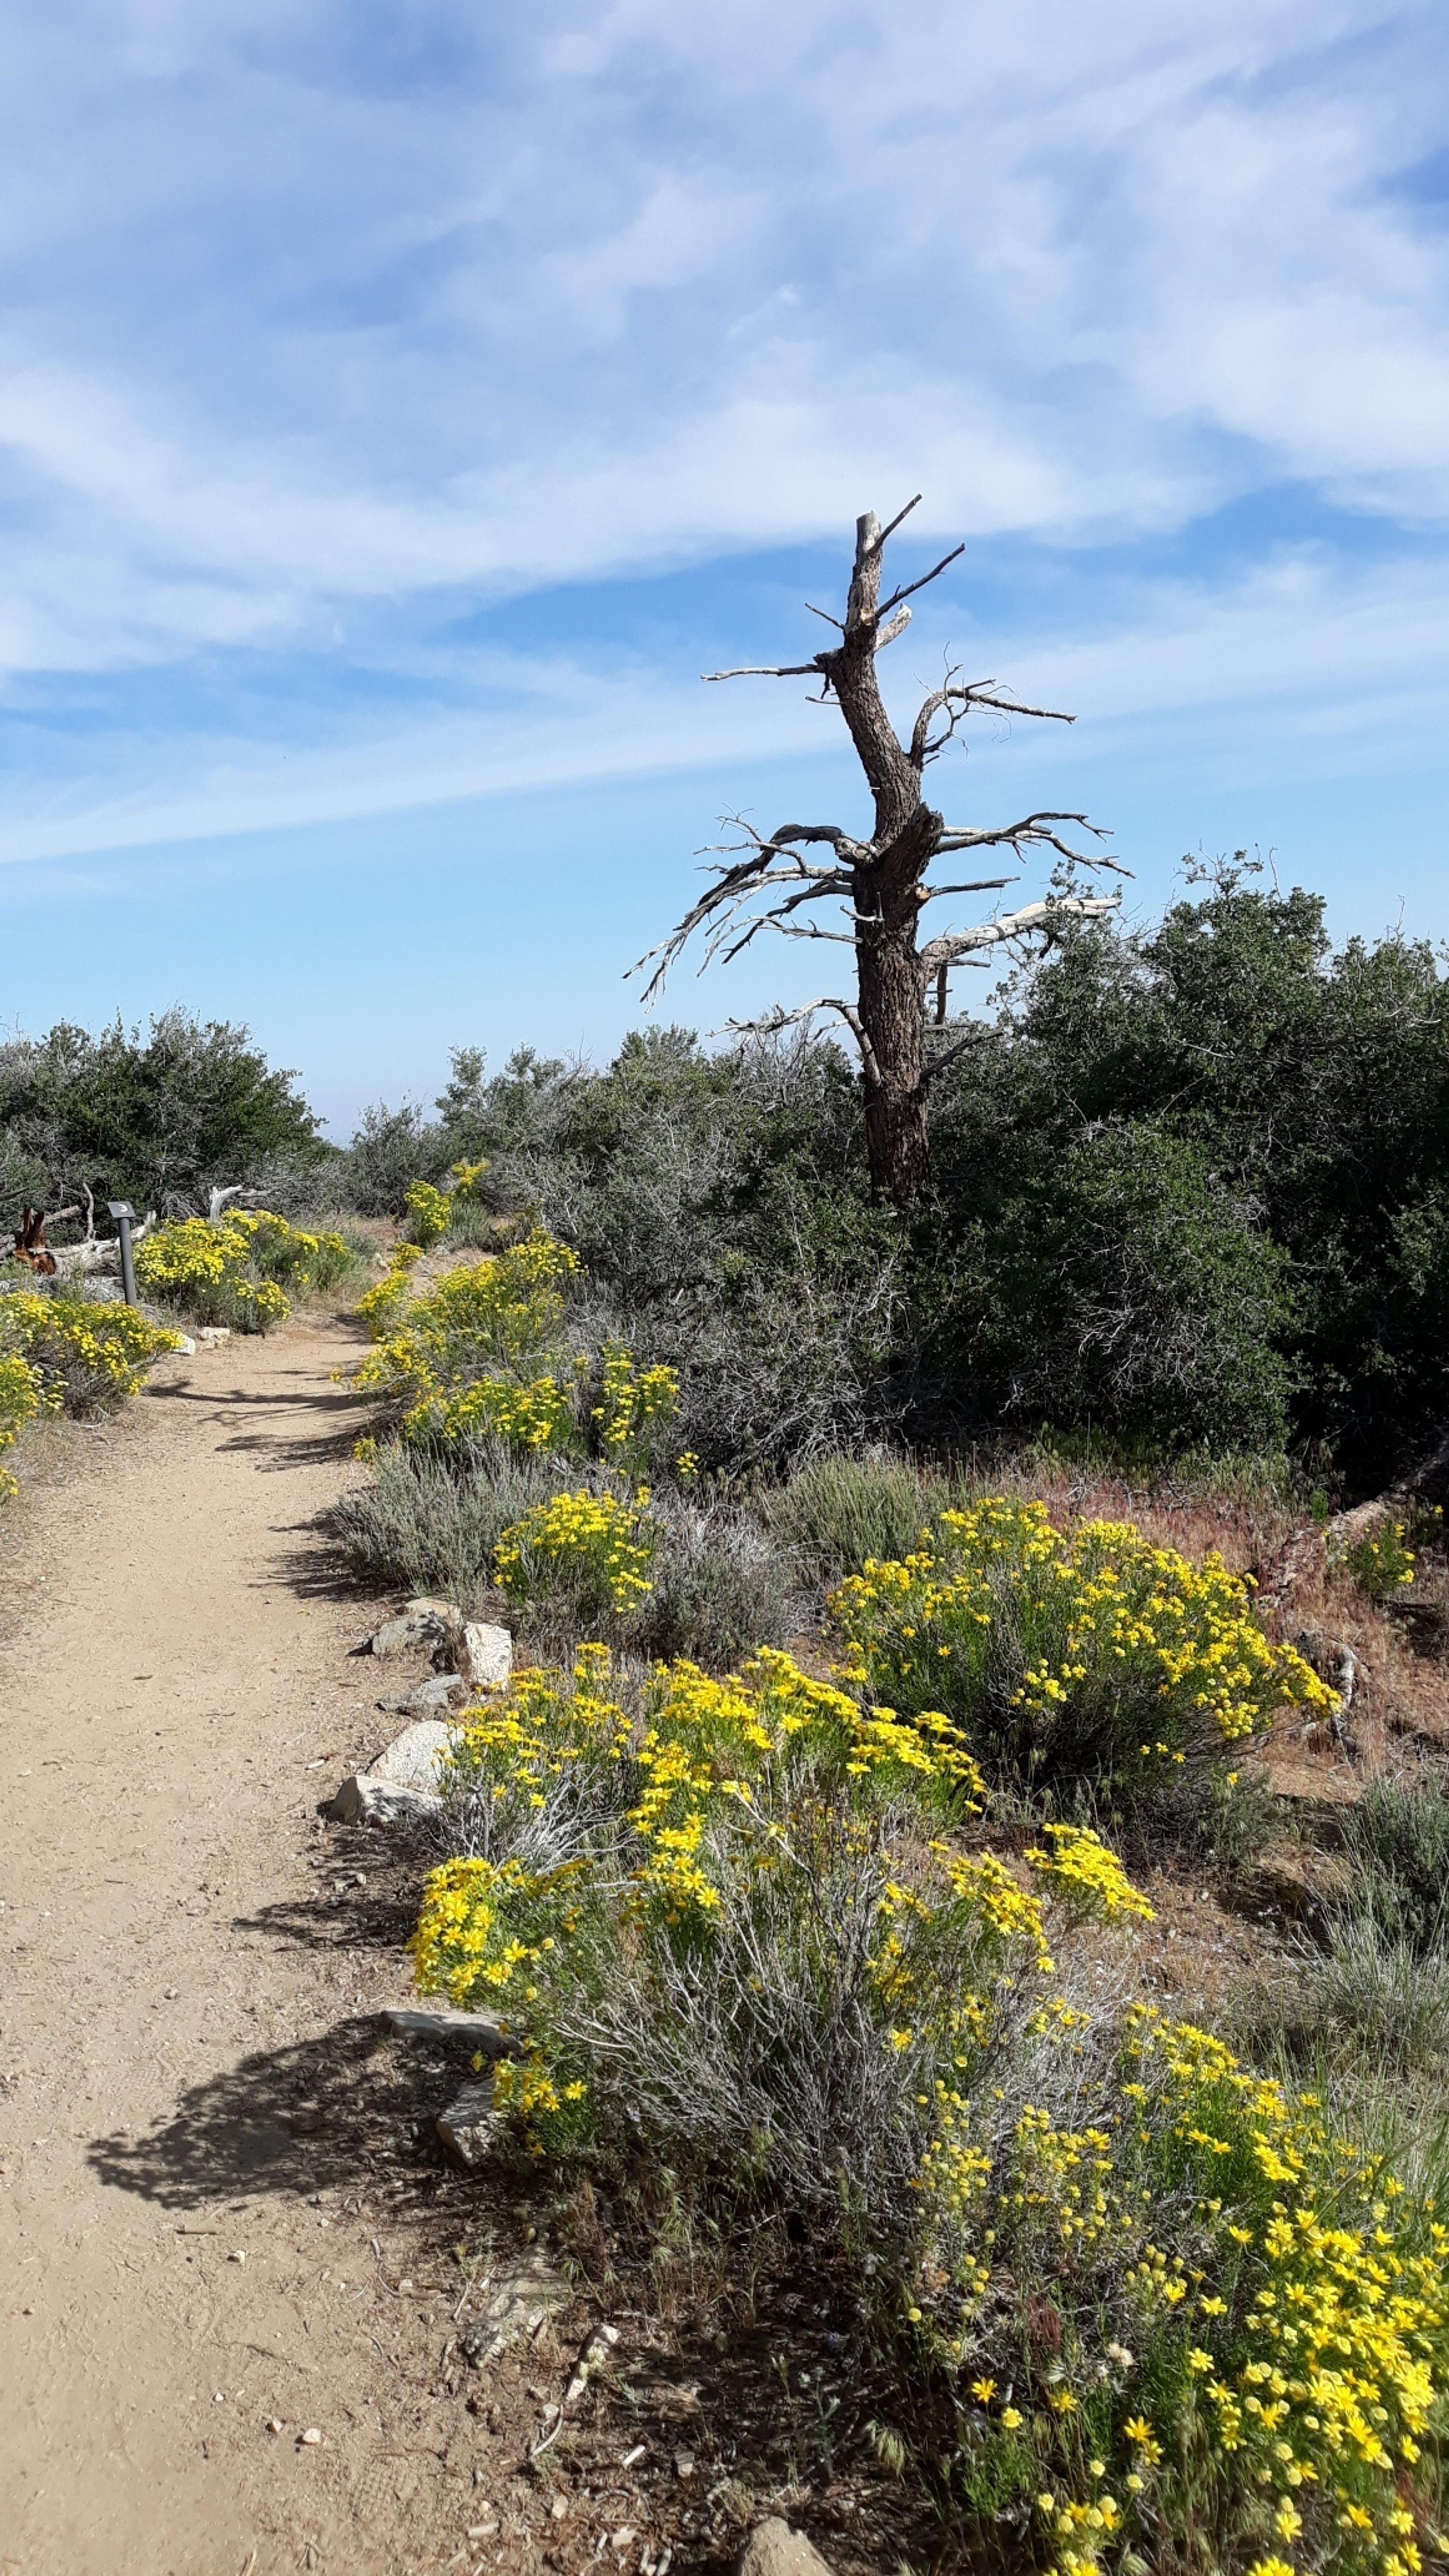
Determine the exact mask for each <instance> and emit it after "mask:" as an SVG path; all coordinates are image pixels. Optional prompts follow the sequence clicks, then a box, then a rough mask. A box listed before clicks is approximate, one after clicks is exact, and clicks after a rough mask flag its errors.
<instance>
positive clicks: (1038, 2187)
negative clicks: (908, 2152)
mask: <svg viewBox="0 0 1449 2576" xmlns="http://www.w3.org/2000/svg"><path fill="white" fill-rule="evenodd" d="M1114 2073H1115V2081H1104V2082H1103V2083H1102V2084H1101V2085H1100V2087H1099V2089H1098V2092H1097V2105H1098V2108H1097V2117H1096V2119H1095V2120H1094V2121H1092V2122H1088V2123H1085V2124H1082V2125H1076V2126H1072V2127H1066V2126H1063V2125H1061V2124H1060V2122H1059V2121H1057V2120H1055V2119H1054V2118H1053V2117H1052V2115H1051V2114H1050V2113H1049V2112H1048V2111H1047V2110H1046V2109H1045V2108H1043V2107H1041V2106H1039V2105H1033V2104H1030V2103H1028V2104H1026V2105H1025V2106H1023V2108H1022V2109H1021V2110H1020V2111H1019V2112H1018V2113H1017V2115H1016V2117H1015V2119H1014V2121H1013V2122H1012V2123H1011V2125H1010V2127H1009V2128H1008V2129H1007V2130H1006V2131H1004V2132H1003V2130H1002V2126H1001V2122H1000V2118H999V2116H996V2115H995V2113H994V2110H993V2104H992V2100H991V2097H990V2096H989V2095H988V2097H987V2099H986V2100H984V2101H983V2100H982V2099H981V2097H980V2095H979V2094H978V2095H977V2096H976V2097H975V2098H974V2099H972V2098H968V2097H966V2096H965V2095H964V2094H963V2093H962V2092H961V2091H959V2090H953V2089H950V2088H948V2087H945V2086H941V2085H938V2087H937V2099H936V2103H935V2109H934V2131H933V2135H932V2138H931V2141H930V2143H929V2145H928V2147H927V2149H926V2152H925V2154H924V2156H923V2158H922V2161H921V2167H920V2172H919V2176H918V2184H917V2188H918V2191H919V2193H920V2196H921V2200H922V2205H923V2211H924V2214H925V2219H926V2225H925V2228H924V2231H923V2236H922V2243H921V2256H920V2261H921V2268H922V2272H923V2274H928V2275H929V2276H930V2278H931V2279H932V2280H933V2281H935V2282H937V2283H939V2284H940V2286H939V2288H938V2289H936V2290H935V2291H934V2292H932V2291H930V2290H926V2291H922V2292H918V2294H917V2297H918V2305H917V2308H916V2311H915V2313H916V2315H917V2318H918V2320H919V2322H920V2323H921V2325H922V2327H923V2329H924V2330H926V2331H928V2332H929V2333H930V2334H931V2336H932V2338H933V2340H934V2341H935V2343H936V2346H937V2348H938V2350H939V2351H940V2353H941V2354H942V2356H943V2358H946V2359H948V2360H949V2361H951V2362H952V2363H954V2364H955V2365H956V2366H957V2367H959V2368H960V2369H962V2370H963V2371H964V2370H966V2369H968V2368H971V2369H974V2370H975V2371H976V2373H977V2376H976V2379H975V2381H974V2383H973V2385H974V2392H975V2393H976V2394H977V2396H978V2398H979V2399H980V2400H981V2403H982V2404H983V2407H984V2408H985V2410H986V2411H985V2412H984V2414H983V2415H982V2417H981V2418H980V2420H979V2427H978V2434H977V2438H976V2441H975V2444H974V2446H973V2450H972V2454H971V2456H970V2457H969V2458H968V2461H967V2464H966V2465H967V2476H968V2480H969V2481H972V2482H974V2483H976V2484H978V2485H979V2486H980V2488H981V2489H982V2491H983V2492H985V2491H988V2490H989V2491H991V2492H995V2493H997V2494H999V2493H1000V2492H1001V2489H1002V2482H1003V2480H1004V2479H1008V2480H1009V2481H1010V2482H1011V2483H1012V2484H1014V2485H1015V2486H1016V2487H1017V2488H1018V2490H1019V2491H1020V2492H1022V2493H1023V2494H1025V2493H1032V2494H1034V2496H1035V2504H1036V2510H1037V2512H1038V2514H1039V2516H1040V2517H1041V2521H1042V2524H1043V2526H1044V2532H1045V2535H1046V2536H1047V2537H1048V2538H1049V2539H1050V2540H1051V2541H1052V2542H1053V2543H1054V2544H1055V2546H1056V2552H1057V2554H1056V2557H1055V2561H1054V2564H1055V2566H1056V2568H1057V2570H1058V2571H1059V2576H1068V2571H1071V2576H1090V2572H1091V2571H1094V2570H1099V2569H1102V2568H1104V2567H1105V2566H1107V2565H1108V2564H1111V2565H1114V2566H1115V2565H1116V2563H1117V2558H1116V2554H1115V2549H1116V2544H1118V2543H1123V2544H1129V2543H1130V2545H1131V2548H1132V2550H1133V2551H1134V2552H1135V2553H1136V2554H1137V2556H1138V2557H1139V2558H1141V2557H1142V2555H1143V2554H1144V2552H1145V2555H1146V2558H1147V2560H1148V2561H1149V2563H1155V2562H1156V2560H1157V2559H1158V2558H1159V2557H1160V2556H1162V2555H1164V2554H1165V2555H1169V2556H1170V2555H1171V2554H1172V2541H1173V2536H1174V2535H1175V2534H1180V2532H1181V2529H1182V2517H1183V2514H1184V2511H1185V2510H1190V2511H1191V2512H1192V2513H1193V2515H1194V2516H1195V2517H1196V2518H1197V2520H1198V2522H1199V2525H1200V2527H1201V2528H1202V2529H1203V2531H1204V2534H1205V2536H1207V2535H1211V2538H1212V2546H1211V2551H1210V2555H1211V2559H1212V2563H1214V2564H1223V2565H1226V2564H1229V2563H1231V2564H1233V2565H1235V2566H1236V2565H1241V2564H1243V2563H1244V2560H1245V2559H1246V2558H1247V2556H1248V2555H1249V2554H1250V2553H1251V2552H1252V2550H1253V2549H1254V2547H1255V2546H1256V2547H1257V2548H1260V2549H1261V2548H1262V2546H1263V2544H1264V2543H1271V2542H1272V2541H1274V2540H1276V2541H1279V2542H1282V2543H1286V2544H1298V2543H1300V2542H1301V2545H1302V2546H1303V2548H1304V2549H1305V2550H1306V2551H1307V2553H1308V2557H1307V2561H1306V2563H1307V2564H1310V2565H1313V2566H1323V2565H1325V2564H1330V2563H1331V2564H1332V2565H1334V2566H1336V2567H1337V2566H1342V2567H1345V2568H1355V2569H1357V2568H1363V2569H1365V2570H1367V2569H1369V2568H1377V2569H1381V2570H1383V2571H1385V2576H1416V2571H1417V2570H1418V2569H1419V2568H1420V2567H1422V2565H1423V2563H1424V2559H1423V2546H1424V2542H1425V2539H1426V2537H1428V2536H1430V2535H1431V2533H1432V2516H1431V2501H1432V2486H1431V2484H1430V2482H1428V2481H1427V2480H1421V2466H1420V2464H1421V2456H1422V2455H1423V2453H1424V2446H1425V2443H1426V2440H1427V2439H1428V2438H1429V2435H1430V2432H1431V2427H1432V2425H1433V2423H1434V2422H1435V2421H1436V2420H1437V2416H1438V2412H1439V2410H1440V2409H1441V2407H1442V2404H1443V2398H1444V2393H1445V2390H1446V2385H1449V2282H1446V2270H1445V2267H1446V2260H1449V2228H1446V2227H1444V2226H1443V2225H1442V2224H1441V2223H1440V2221H1439V2220H1438V2218H1437V2216H1436V2215H1435V2210H1434V2204H1433V2202H1432V2201H1427V2202H1423V2203H1417V2204H1416V2203H1414V2202H1413V2200H1412V2198H1411V2195H1410V2194H1409V2193H1408V2192H1407V2191H1406V2190H1405V2189H1404V2187H1403V2185H1402V2184H1401V2183H1400V2182H1398V2181H1397V2180H1396V2179H1395V2178H1394V2177H1392V2176H1391V2175H1389V2174H1388V2173H1387V2172H1386V2171H1385V2169H1384V2167H1383V2163H1382V2160H1381V2159H1380V2158H1378V2157H1375V2156H1371V2155H1366V2154H1364V2153H1363V2152H1362V2151H1360V2150H1357V2149H1355V2148H1353V2147H1352V2146H1350V2145H1349V2144H1347V2143H1346V2142H1345V2141H1343V2140H1342V2139H1340V2138H1337V2137H1335V2136H1334V2134H1333V2133H1332V2131H1331V2129H1330V2128H1329V2127H1328V2125H1327V2124H1326V2122H1325V2120H1324V2118H1323V2115H1322V2109H1321V2106H1320V2104H1319V2103H1318V2101H1317V2100H1316V2098H1315V2097H1314V2096H1312V2095H1310V2094H1302V2095H1299V2096H1297V2097H1296V2098H1294V2097H1291V2096H1289V2095H1288V2094H1287V2093H1285V2092H1284V2091H1283V2089H1282V2088H1281V2087H1280V2086H1279V2085H1277V2084H1275V2083H1272V2082H1269V2081H1266V2080H1265V2079H1264V2078H1262V2077H1261V2076H1258V2075H1256V2074H1254V2073H1252V2072H1251V2071H1250V2070H1248V2069H1246V2068H1244V2067H1243V2066H1241V2065H1240V2064H1239V2062H1238V2061H1237V2059H1236V2058H1235V2057H1234V2056H1233V2054H1232V2052H1231V2051H1230V2050H1229V2049H1228V2048H1226V2047H1225V2046H1224V2045H1223V2043H1222V2042H1221V2041H1220V2040H1217V2039H1215V2038H1213V2037H1212V2036H1211V2035H1210V2034H1209V2033H1207V2032H1204V2031H1201V2030H1199V2029H1197V2028H1196V2027H1195V2026H1194V2025H1192V2024H1190V2023H1183V2022H1172V2021H1170V2020H1167V2019H1166V2018H1164V2017H1163V2016H1162V2015H1160V2014H1159V2013H1157V2012H1155V2011H1154V2010H1152V2009H1151V2008H1149V2007H1147V2006H1145V2005H1142V2006H1138V2007H1135V2008H1134V2009H1133V2011H1132V2013H1131V2014H1130V2015H1129V2017H1128V2025H1127V2032H1126V2037H1125V2042H1124V2044H1123V2047H1122V2051H1121V2055H1120V2058H1119V2060H1118V2062H1117V2065H1116V2068H1115V2070H1114ZM1013 2301H1015V2302H1017V2303H1018V2314H1019V2315H1020V2316H1021V2317H1022V2319H1023V2321H1024V2323H1025V2325H1026V2329H1027V2331H1026V2335H1025V2338H1024V2340H1018V2339H1017V2336H1016V2335H1015V2334H1014V2333H1013V2331H1012V2328H1011V2324H1010V2317H1011V2310H1012V2305H1013ZM928 2303H929V2304H928ZM1109 2321H1115V2322H1117V2323H1119V2324H1120V2327H1121V2333H1120V2335H1118V2336H1112V2337H1111V2338H1110V2339H1109V2337H1108V2332H1107V2326H1108V2322H1109ZM983 2391H985V2392H986V2394H985V2396H984V2397H983V2395H982V2392H983ZM998 2394H999V2395H1001V2396H1002V2398H1003V2399H1004V2403H1002V2404H1001V2405H996V2404H994V2403H993V2402H992V2401H993V2400H995V2399H996V2398H997V2396H998ZM1189 2459H1191V2461H1192V2463H1193V2465H1192V2467H1191V2468H1190V2469H1185V2466H1184V2464H1185V2463H1186V2462H1187V2461H1188V2460H1189ZM1185 2476H1186V2477H1187V2479H1188V2480H1189V2482H1190V2485H1191V2490H1192V2498H1191V2505H1190V2507H1189V2506H1188V2504H1187V2499H1186V2497H1185V2494H1184V2489H1183V2480H1184V2477H1185ZM1431 2545H1433V2546H1435V2547H1437V2546H1438V2541H1437V2535H1435V2536H1434V2537H1433V2538H1432V2541H1431ZM1240 2552H1241V2555H1240V2554H1239V2553H1240ZM1258 2563H1259V2564H1260V2565H1263V2566H1266V2565H1269V2564H1272V2563H1274V2562H1273V2561H1271V2560H1267V2559H1264V2560H1260V2561H1259V2562H1258ZM1276 2563H1278V2564H1279V2565H1284V2566H1287V2567H1289V2569H1290V2576H1291V2570H1292V2567H1293V2564H1294V2562H1292V2561H1282V2560H1280V2561H1278V2562H1276Z"/></svg>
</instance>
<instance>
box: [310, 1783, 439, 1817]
mask: <svg viewBox="0 0 1449 2576" xmlns="http://www.w3.org/2000/svg"><path fill="white" fill-rule="evenodd" d="M327 1813H328V1815H329V1816H331V1817H333V1818H334V1819H335V1821H336V1822H337V1823H338V1824H339V1825H431V1824H436V1823H437V1822H438V1821H439V1820H440V1819H441V1817H442V1813H443V1802H442V1799H441V1798H432V1797H429V1796H427V1794H426V1793H425V1792H424V1791H422V1790H418V1789H394V1788H391V1787H389V1785H388V1783H387V1782H386V1781H385V1780H370V1779H369V1778H368V1776H367V1773H366V1772H365V1771H360V1772H358V1773H357V1774H356V1775H355V1776H354V1778H352V1779H351V1780H344V1781H343V1783H342V1786H341V1788H340V1789H339V1790H338V1792H337V1795H336V1797H335V1798H332V1799H331V1800H329V1802H328V1807H327Z"/></svg>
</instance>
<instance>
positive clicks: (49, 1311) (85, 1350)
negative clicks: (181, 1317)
mask: <svg viewBox="0 0 1449 2576" xmlns="http://www.w3.org/2000/svg"><path fill="white" fill-rule="evenodd" d="M176 1340H177V1336H176V1335H175V1333H173V1332H171V1331H170V1330H169V1329H168V1328H167V1327H166V1326H165V1325H164V1324H153V1323H152V1322H151V1320H150V1318H149V1317H148V1316H146V1315H142V1314H140V1313H139V1312H138V1311H137V1309H136V1308H135V1307H134V1306H123V1305H121V1304H119V1303H117V1304H115V1305H102V1304H100V1303H99V1302H98V1301H97V1300H94V1299H92V1298H89V1297H66V1296H64V1295H60V1296H57V1295H54V1294H52V1293H49V1292H47V1291H43V1290H39V1289H16V1290H13V1291H11V1292H10V1293H9V1294H8V1295H5V1296H0V1368H4V1369H6V1375H7V1380H8V1383H9V1384H10V1385H11V1386H12V1388H13V1389H14V1390H15V1399H16V1400H18V1401H19V1402H20V1403H21V1405H22V1406H23V1412H22V1414H21V1416H20V1418H19V1419H33V1418H34V1413H35V1412H36V1411H38V1410H40V1409H42V1408H43V1409H45V1410H48V1411H50V1412H56V1413H59V1412H65V1413H74V1414H89V1413H103V1412H107V1411H109V1410H110V1408H111V1407H112V1406H113V1405H116V1404H119V1403H121V1402H122V1400H123V1399H124V1398H125V1397H126V1396H128V1395H135V1394H136V1392H137V1390H138V1389H139V1387H140V1384H141V1374H142V1371H143V1369H144V1368H145V1367H146V1366H147V1364H148V1362H149V1361H151V1360H153V1359H155V1358H156V1357H157V1356H158V1354H159V1353H160V1352H162V1351H171V1350H174V1349H175V1347H176ZM17 1363H18V1364H19V1365H18V1366H17V1365H16V1364H17ZM22 1369H23V1371H24V1374H25V1377H27V1378H28V1379H29V1381H30V1386H31V1390H32V1392H33V1394H34V1397H35V1404H34V1406H33V1407H32V1406H31V1405H30V1404H29V1403H28V1401H27V1400H26V1399H25V1398H24V1397H23V1395H21V1393H20V1390H21V1387H22V1378H21V1374H20V1372H21V1370H22ZM0 1401H3V1398H0ZM19 1419H17V1420H15V1421H14V1422H13V1424H12V1436H13V1431H14V1429H18V1428H19ZM6 1445H8V1444H6V1443H5V1442H0V1446H6Z"/></svg>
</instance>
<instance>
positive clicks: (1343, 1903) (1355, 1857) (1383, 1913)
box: [1334, 1778, 1449, 1959]
mask: <svg viewBox="0 0 1449 2576" xmlns="http://www.w3.org/2000/svg"><path fill="white" fill-rule="evenodd" d="M1342 1831H1343V1842H1344V1849H1345V1851H1346V1853H1347V1855H1348V1860H1349V1865H1350V1869H1349V1881H1348V1886H1347V1888H1346V1890H1345V1893H1344V1895H1343V1897H1342V1898H1341V1899H1340V1900H1339V1901H1338V1904H1337V1906H1336V1908H1335V1909H1334V1912H1335V1914H1336V1916H1338V1917H1340V1918H1341V1917H1350V1918H1353V1917H1358V1918H1363V1919H1369V1920H1372V1922H1373V1923H1374V1924H1375V1925H1376V1927H1377V1929H1378V1931H1379V1932H1380V1934H1381V1935H1382V1936H1383V1937H1384V1938H1385V1939H1387V1940H1388V1941H1390V1942H1401V1943H1403V1944H1404V1945H1405V1946H1406V1947H1407V1948H1408V1949H1409V1950H1410V1951H1412V1953H1413V1955H1414V1956H1415V1957H1416V1958H1420V1959H1427V1958H1432V1957H1438V1956H1441V1955H1442V1954H1443V1953H1444V1952H1445V1950H1446V1949H1449V1799H1446V1798H1445V1797H1444V1795H1443V1792H1442V1791H1441V1790H1440V1789H1439V1788H1438V1786H1437V1785H1436V1784H1429V1783H1419V1782H1414V1783H1412V1784H1410V1783H1405V1782H1401V1781H1395V1780H1387V1779H1382V1778H1380V1779H1377V1780H1371V1781H1370V1782H1369V1785H1368V1787H1367V1788H1366V1790H1365V1791H1364V1794H1363V1796H1362V1798H1361V1799H1360V1800H1359V1801H1358V1803H1357V1805H1356V1806H1353V1807H1350V1808H1348V1809H1347V1810H1346V1811H1345V1815H1344V1819H1343V1827H1342Z"/></svg>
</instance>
